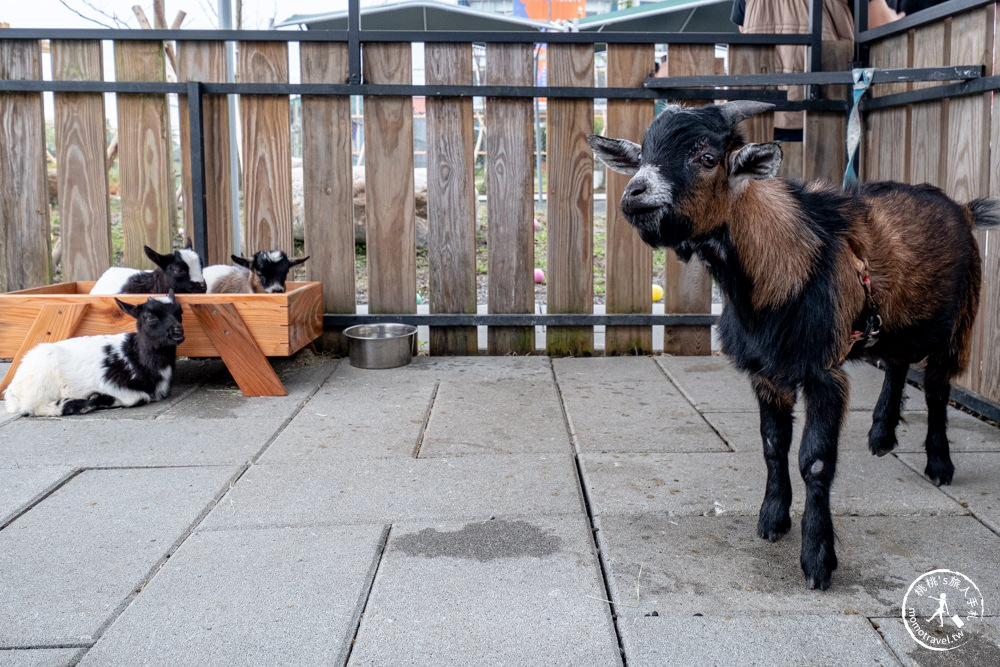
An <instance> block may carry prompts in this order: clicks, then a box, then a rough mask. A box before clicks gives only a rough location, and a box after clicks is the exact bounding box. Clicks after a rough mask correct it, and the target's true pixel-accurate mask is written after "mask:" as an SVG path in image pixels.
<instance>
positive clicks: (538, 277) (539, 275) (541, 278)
mask: <svg viewBox="0 0 1000 667" xmlns="http://www.w3.org/2000/svg"><path fill="white" fill-rule="evenodd" d="M535 282H536V283H544V282H545V272H544V271H542V270H541V269H535Z"/></svg>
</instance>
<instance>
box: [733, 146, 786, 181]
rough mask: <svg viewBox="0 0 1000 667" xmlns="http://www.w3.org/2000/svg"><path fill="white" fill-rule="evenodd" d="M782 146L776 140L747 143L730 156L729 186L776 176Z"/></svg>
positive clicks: (779, 164)
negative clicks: (764, 142)
mask: <svg viewBox="0 0 1000 667" xmlns="http://www.w3.org/2000/svg"><path fill="white" fill-rule="evenodd" d="M782 156H783V154H782V152H781V146H779V145H778V144H777V143H775V142H773V141H772V142H769V143H766V144H747V145H746V146H743V147H742V148H740V149H739V150H738V151H736V152H735V153H733V154H732V155H730V156H729V187H730V188H735V187H736V186H738V185H739V184H740V183H744V182H746V181H747V180H750V179H753V180H755V181H765V180H767V179H769V178H774V177H775V176H776V175H777V174H778V167H780V166H781V158H782Z"/></svg>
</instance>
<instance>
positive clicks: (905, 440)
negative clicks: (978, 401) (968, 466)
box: [896, 407, 1000, 452]
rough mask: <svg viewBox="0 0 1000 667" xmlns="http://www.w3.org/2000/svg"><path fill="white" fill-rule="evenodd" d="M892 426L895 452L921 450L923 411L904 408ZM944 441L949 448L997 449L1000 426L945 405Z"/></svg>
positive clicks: (959, 450)
mask: <svg viewBox="0 0 1000 667" xmlns="http://www.w3.org/2000/svg"><path fill="white" fill-rule="evenodd" d="M904 417H905V420H906V421H905V422H901V423H900V424H899V427H898V428H897V429H896V438H897V439H898V440H899V446H898V447H897V448H896V452H923V451H924V439H925V438H926V437H927V413H926V412H907V413H905V415H904ZM948 441H949V446H950V449H951V451H953V452H1000V428H997V427H996V426H992V425H991V424H988V423H987V422H984V421H983V420H982V419H979V418H978V417H974V416H972V415H970V414H968V413H966V412H962V411H961V410H956V409H955V408H951V407H949V408H948Z"/></svg>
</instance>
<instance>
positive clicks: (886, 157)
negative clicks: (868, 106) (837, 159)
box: [862, 34, 911, 181]
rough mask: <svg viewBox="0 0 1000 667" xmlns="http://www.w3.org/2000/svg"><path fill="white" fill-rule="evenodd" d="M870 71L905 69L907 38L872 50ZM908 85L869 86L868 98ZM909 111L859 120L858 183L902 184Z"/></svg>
mask: <svg viewBox="0 0 1000 667" xmlns="http://www.w3.org/2000/svg"><path fill="white" fill-rule="evenodd" d="M870 54H871V64H872V66H873V67H886V68H888V67H909V66H910V55H911V54H910V39H909V34H902V35H897V36H895V37H890V38H888V39H886V40H884V41H882V42H879V43H878V44H875V45H873V46H872V48H871V51H870ZM908 85H909V84H906V83H890V84H876V85H874V86H872V89H871V91H870V92H869V95H871V96H872V97H878V96H880V95H891V94H893V93H901V92H904V91H906V90H907V88H908ZM909 117H910V115H909V109H907V108H906V107H898V108H895V109H882V110H879V111H873V112H871V113H869V114H868V115H867V116H866V117H865V118H863V119H862V123H863V124H864V126H865V130H864V137H865V141H864V147H863V148H864V154H863V157H862V165H863V169H862V180H865V181H874V180H891V181H905V180H906V177H907V175H908V173H909V163H910V145H909V141H908V138H909V136H910V135H909Z"/></svg>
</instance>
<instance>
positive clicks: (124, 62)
mask: <svg viewBox="0 0 1000 667" xmlns="http://www.w3.org/2000/svg"><path fill="white" fill-rule="evenodd" d="M164 57H165V56H164V52H163V42H159V41H149V42H138V41H119V42H115V73H116V76H117V78H118V80H119V81H163V80H164V79H165V76H166V75H165V69H164ZM170 136H171V135H170V115H169V111H168V109H167V96H166V95H154V94H134V93H128V94H126V93H122V94H120V95H118V173H119V175H120V178H121V189H120V193H121V203H122V230H123V232H124V236H125V245H124V253H123V256H122V264H123V265H124V266H130V267H133V268H137V269H138V268H142V269H148V268H152V266H153V264H152V263H151V262H150V261H149V259H147V258H146V255H145V253H144V252H143V250H142V247H143V246H144V245H148V246H150V247H151V248H153V249H154V250H156V251H157V252H160V253H165V252H170V248H171V237H172V232H173V228H172V227H173V222H174V221H175V220H176V215H177V214H176V211H175V210H174V206H175V201H176V200H175V198H174V177H173V165H172V162H171V157H170V156H171V146H170V144H171V138H170Z"/></svg>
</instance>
